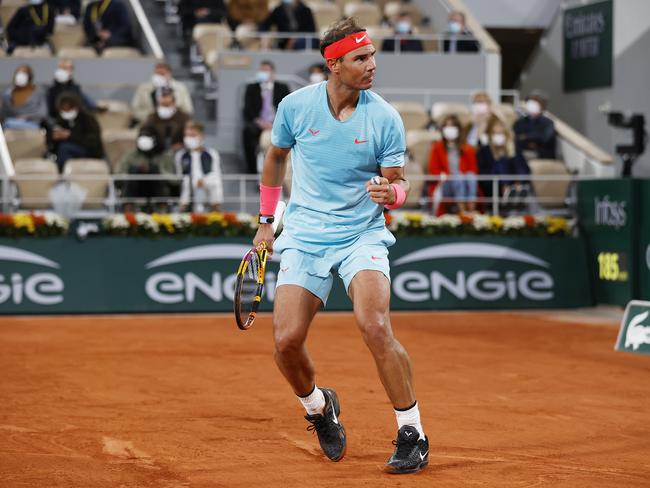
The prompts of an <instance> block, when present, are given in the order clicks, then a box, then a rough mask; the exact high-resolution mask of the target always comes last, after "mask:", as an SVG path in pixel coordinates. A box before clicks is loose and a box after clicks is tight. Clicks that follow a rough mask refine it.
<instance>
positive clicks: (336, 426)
mask: <svg viewBox="0 0 650 488" xmlns="http://www.w3.org/2000/svg"><path fill="white" fill-rule="evenodd" d="M320 390H321V391H322V392H323V395H324V396H325V408H324V410H323V413H322V414H315V415H305V419H306V420H307V421H308V422H309V423H310V424H311V425H310V426H309V427H307V430H311V431H315V432H316V434H317V435H318V442H319V443H320V447H321V449H323V452H324V453H325V455H326V456H327V457H328V458H330V459H331V460H332V461H340V460H341V459H343V456H345V449H346V447H347V441H346V437H345V428H344V427H343V424H342V423H341V421H340V420H339V415H340V414H341V406H340V404H339V398H338V396H337V395H336V392H335V391H334V390H332V389H330V388H321V389H320Z"/></svg>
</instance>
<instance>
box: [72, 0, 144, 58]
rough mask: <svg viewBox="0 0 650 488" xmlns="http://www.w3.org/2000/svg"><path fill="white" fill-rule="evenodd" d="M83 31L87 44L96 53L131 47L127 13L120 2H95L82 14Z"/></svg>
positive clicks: (131, 39)
mask: <svg viewBox="0 0 650 488" xmlns="http://www.w3.org/2000/svg"><path fill="white" fill-rule="evenodd" d="M83 25H84V31H85V33H86V40H87V41H88V44H90V45H91V46H93V47H94V48H95V49H97V51H102V50H103V49H105V48H107V47H114V46H132V45H133V38H132V36H131V21H130V19H129V12H128V10H127V9H126V6H125V5H124V4H123V3H122V1H121V0H96V1H94V2H91V3H89V4H88V6H87V7H86V11H85V12H84V20H83Z"/></svg>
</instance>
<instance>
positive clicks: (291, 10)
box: [259, 0, 318, 50]
mask: <svg viewBox="0 0 650 488" xmlns="http://www.w3.org/2000/svg"><path fill="white" fill-rule="evenodd" d="M272 27H275V29H276V30H277V31H278V32H316V22H315V21H314V15H313V14H312V12H311V9H310V8H309V7H308V6H307V5H305V4H304V3H302V0H283V1H282V3H280V5H278V6H277V7H275V8H274V9H273V11H272V12H271V13H270V14H269V16H268V17H267V18H266V19H265V20H264V22H262V23H261V24H260V26H259V30H260V32H267V31H270V30H271V28H272ZM306 45H307V43H306V39H303V38H290V39H287V38H284V39H283V38H280V39H278V47H279V48H280V49H288V50H291V49H305V46H306ZM312 47H313V48H317V47H318V39H313V40H312Z"/></svg>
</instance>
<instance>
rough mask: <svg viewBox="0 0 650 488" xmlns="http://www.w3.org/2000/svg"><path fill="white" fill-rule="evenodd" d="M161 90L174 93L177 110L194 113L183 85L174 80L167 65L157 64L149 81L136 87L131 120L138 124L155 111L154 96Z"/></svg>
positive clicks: (188, 94)
mask: <svg viewBox="0 0 650 488" xmlns="http://www.w3.org/2000/svg"><path fill="white" fill-rule="evenodd" d="M163 88H170V89H171V90H172V91H173V92H174V97H175V98H176V105H177V106H178V108H180V109H181V110H182V111H183V112H185V113H186V114H192V113H194V106H193V105H192V97H191V96H190V92H189V90H188V89H187V86H186V85H185V83H183V82H181V81H178V80H176V79H174V75H173V74H172V69H171V67H170V66H169V65H168V64H167V63H157V64H156V66H155V67H154V70H153V75H152V76H151V81H147V82H145V83H142V84H140V85H138V88H137V89H136V91H135V94H134V95H133V100H132V101H131V108H132V110H133V118H135V119H136V120H137V121H138V122H142V121H143V120H145V119H146V118H147V117H148V116H149V114H150V113H151V112H153V111H154V110H155V109H156V100H157V95H156V94H157V93H158V92H159V91H160V90H162V89H163Z"/></svg>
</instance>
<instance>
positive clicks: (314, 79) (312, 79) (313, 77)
mask: <svg viewBox="0 0 650 488" xmlns="http://www.w3.org/2000/svg"><path fill="white" fill-rule="evenodd" d="M321 81H325V75H324V74H323V73H312V74H310V75H309V83H311V84H312V85H313V84H314V83H320V82H321Z"/></svg>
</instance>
